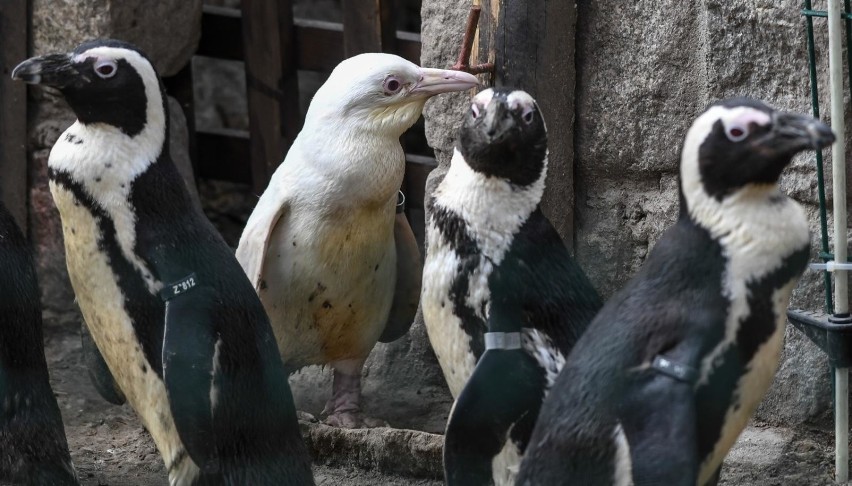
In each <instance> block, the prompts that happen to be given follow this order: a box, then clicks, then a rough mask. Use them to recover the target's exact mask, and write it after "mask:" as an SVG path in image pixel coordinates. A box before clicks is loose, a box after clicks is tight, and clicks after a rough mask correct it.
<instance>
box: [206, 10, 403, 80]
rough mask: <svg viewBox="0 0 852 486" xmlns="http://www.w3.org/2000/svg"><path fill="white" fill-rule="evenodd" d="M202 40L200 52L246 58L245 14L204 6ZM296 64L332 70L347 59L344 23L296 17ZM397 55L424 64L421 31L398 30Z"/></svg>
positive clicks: (316, 69) (235, 59)
mask: <svg viewBox="0 0 852 486" xmlns="http://www.w3.org/2000/svg"><path fill="white" fill-rule="evenodd" d="M201 19H202V20H201V24H202V27H201V42H200V43H199V45H198V50H197V51H196V54H197V55H199V56H207V57H215V58H219V59H230V60H233V61H242V60H243V59H244V49H243V41H242V37H241V32H240V31H241V14H240V11H239V10H237V9H232V8H222V7H211V6H205V7H204V15H203V16H202V18H201ZM293 27H294V30H295V39H296V40H295V44H296V66H297V68H298V69H300V70H304V71H320V72H328V71H331V70H332V69H334V66H337V64H338V63H340V61H342V60H343V59H345V57H344V50H343V24H341V23H337V22H324V21H320V20H307V19H299V18H295V19H293ZM394 43H395V45H396V50H395V51H393V52H395V53H396V54H397V55H399V56H401V57H403V58H405V59H408V60H409V61H411V62H413V63H415V64H420V34H417V33H414V32H402V31H396V32H395V41H394Z"/></svg>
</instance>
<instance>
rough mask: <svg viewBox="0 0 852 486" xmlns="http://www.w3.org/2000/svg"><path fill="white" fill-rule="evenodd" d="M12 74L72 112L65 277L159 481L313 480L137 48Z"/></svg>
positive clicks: (89, 47)
mask: <svg viewBox="0 0 852 486" xmlns="http://www.w3.org/2000/svg"><path fill="white" fill-rule="evenodd" d="M12 77H13V78H14V79H18V80H21V81H24V82H27V83H30V84H40V85H44V86H49V87H53V88H56V89H58V90H59V92H60V93H61V94H62V96H63V97H64V98H65V100H66V101H67V102H68V104H69V105H70V107H71V109H72V110H73V111H74V113H75V114H76V116H77V120H76V122H75V123H74V124H73V125H71V126H70V127H69V128H68V129H67V130H65V132H64V133H63V134H62V135H61V136H60V137H59V139H58V141H57V142H56V144H55V145H54V146H53V148H52V150H51V152H50V157H49V159H48V175H49V185H50V191H51V194H52V196H53V200H54V202H55V204H56V207H57V208H58V210H59V214H60V217H61V220H62V230H63V236H64V243H65V256H66V263H67V266H68V274H69V276H70V279H71V284H72V286H73V288H74V293H75V295H76V298H77V302H78V304H79V306H80V310H81V312H82V314H83V317H84V320H85V322H86V324H87V326H88V328H89V330H90V331H91V337H92V339H93V340H94V342H95V344H96V345H97V348H98V350H99V352H100V355H101V357H102V358H103V360H104V362H105V363H106V365H107V366H108V369H109V372H110V374H111V375H112V377H113V378H114V381H115V382H116V383H117V384H118V387H119V388H120V391H121V395H123V396H124V397H126V400H127V402H128V403H129V404H130V405H131V406H132V407H133V409H134V410H135V411H136V413H137V414H138V415H139V417H140V419H141V421H142V423H143V425H144V426H145V428H146V429H147V430H148V432H150V434H151V436H152V438H153V439H154V443H155V444H156V446H157V448H158V450H159V452H160V454H161V456H162V457H163V460H164V462H165V465H166V469H167V471H168V474H169V483H170V484H172V485H189V484H228V485H241V484H260V485H273V484H275V485H306V484H313V477H312V472H311V467H310V459H309V457H308V455H307V451H306V448H305V446H304V443H303V442H302V438H301V434H300V431H299V426H298V422H297V419H296V410H295V407H294V404H293V398H292V395H291V392H290V389H289V386H288V383H287V375H286V373H285V372H284V367H283V365H282V363H281V360H280V358H279V357H278V354H277V350H276V346H275V338H274V335H273V333H272V329H271V327H270V325H269V321H268V319H267V317H266V314H265V313H264V311H263V306H262V304H261V303H260V301H259V300H258V298H257V295H256V293H255V292H254V289H253V288H252V287H251V284H250V282H249V281H248V279H247V278H246V276H245V274H244V273H243V271H242V269H241V268H240V266H239V264H238V263H237V261H236V259H235V258H234V255H233V253H232V251H231V250H230V249H229V248H228V246H227V245H226V243H225V242H224V240H223V239H222V238H221V236H220V235H219V234H218V233H217V232H216V230H215V228H214V227H213V226H212V225H211V224H210V222H209V221H208V220H207V218H205V217H204V215H203V214H202V213H201V211H200V209H198V208H197V206H196V205H194V204H193V203H192V201H191V199H190V196H189V193H188V191H187V188H186V185H185V184H184V182H183V179H182V178H181V177H180V175H179V173H178V171H177V169H176V168H175V165H174V163H173V162H172V160H171V158H170V155H169V150H168V147H169V141H168V123H169V120H168V111H167V110H166V105H165V103H166V96H165V91H164V89H163V85H162V83H161V81H160V79H159V76H158V75H157V72H156V71H155V69H154V67H153V66H152V64H151V62H150V61H149V59H148V58H147V57H146V56H145V55H144V54H143V53H142V52H141V51H140V50H139V49H138V48H137V47H135V46H133V45H131V44H129V43H126V42H121V41H117V40H104V39H98V40H93V41H89V42H85V43H83V44H81V45H80V46H78V47H77V48H76V49H75V50H74V51H73V52H71V53H67V54H65V53H59V54H50V55H46V56H43V57H35V58H31V59H29V60H26V61H24V62H23V63H21V64H20V65H18V66H17V67H16V68H15V70H14V71H13V73H12Z"/></svg>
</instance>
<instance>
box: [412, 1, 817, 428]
mask: <svg viewBox="0 0 852 486" xmlns="http://www.w3.org/2000/svg"><path fill="white" fill-rule="evenodd" d="M492 3H495V2H492ZM445 4H446V5H445ZM468 6H469V2H466V1H454V2H443V1H440V0H425V1H424V10H423V18H424V30H423V43H424V45H423V53H424V55H423V57H424V60H426V59H429V60H433V59H434V60H443V61H444V62H447V61H448V60H450V59H452V58H453V56H454V55H455V52H456V49H457V48H458V47H457V46H458V33H459V32H460V29H461V25H462V24H463V22H464V19H465V17H466V14H467V8H468ZM816 7H817V8H824V5H820V4H819V3H818V4H817V5H816ZM577 8H578V13H577V27H576V29H577V32H576V72H577V85H576V89H575V93H574V95H573V96H574V99H575V102H576V112H575V113H563V114H561V116H563V117H566V118H567V117H571V116H573V115H575V114H576V120H575V132H574V135H573V149H574V173H573V175H574V178H575V179H574V182H573V190H574V198H575V201H574V208H573V209H574V227H573V230H574V239H573V244H574V248H575V253H576V257H577V259H578V261H579V262H580V264H581V265H582V266H583V267H584V268H585V269H586V271H587V273H588V274H589V275H590V277H591V278H592V281H593V282H594V284H595V285H596V287H597V288H598V289H599V290H600V291H601V292H602V293H603V294H604V295H605V296H607V297H608V296H610V295H612V293H613V292H614V291H616V290H617V289H619V288H621V286H623V284H624V283H625V282H626V281H627V280H628V279H629V278H630V277H632V276H633V275H634V274H635V273H636V271H637V270H638V268H639V267H640V266H641V264H642V262H643V261H644V259H645V257H646V255H647V253H648V251H649V249H650V248H652V247H653V245H654V243H655V242H656V241H657V239H658V238H659V236H660V235H661V234H662V232H663V230H664V229H665V228H667V227H668V226H669V225H671V224H672V223H673V222H674V220H675V218H676V216H677V210H678V204H677V198H678V196H677V191H678V185H677V184H678V183H677V167H678V163H679V147H680V143H681V141H682V138H683V136H684V134H685V132H686V129H687V128H688V126H689V124H690V123H691V121H692V119H693V118H694V117H695V116H696V115H697V114H698V113H700V112H701V111H702V110H703V109H704V108H705V107H706V106H707V105H708V104H710V103H711V102H713V101H715V100H717V99H719V98H722V97H728V96H734V95H747V96H752V97H757V98H762V99H764V100H766V101H768V102H769V103H770V104H772V105H774V106H776V107H777V108H781V109H789V110H795V111H799V112H803V113H809V112H810V101H809V100H810V98H809V92H808V89H809V84H808V78H807V52H806V47H805V33H804V20H803V18H802V17H801V15H800V13H799V12H800V9H801V4H800V2H798V1H797V0H782V1H769V0H760V1H756V2H755V1H746V0H735V1H721V0H704V1H701V2H686V3H684V2H676V1H673V0H663V1H660V0H654V1H650V0H640V1H636V2H623V1H620V0H597V1H588V0H582V1H579V2H577ZM427 13H428V14H429V15H427ZM433 15H434V20H433V22H434V24H432V25H433V27H431V28H430V23H429V22H430V21H429V19H430V16H433ZM486 20H487V19H486V18H483V21H486ZM815 23H816V27H817V45H818V49H817V56H818V57H819V58H820V59H821V61H822V63H821V65H820V66H819V73H820V87H821V92H822V93H823V107H822V108H823V109H822V112H823V119H827V118H828V117H827V116H825V115H826V114H827V113H828V106H827V105H825V103H824V101H825V100H827V68H826V64H827V60H826V57H825V54H826V53H825V52H824V49H822V48H821V47H819V46H827V38H826V28H825V21H824V20H820V19H817V20H816V22H815ZM566 28H567V26H566ZM466 106H467V103H466V98H465V97H464V96H456V97H442V98H440V99H438V100H436V101H433V102H431V103H430V105H427V109H426V119H427V136H428V138H429V143H430V145H431V146H432V147H434V148H435V152H436V155H437V156H438V159H439V161H440V162H441V163H442V167H440V168H439V169H438V171H441V170H445V169H444V166H443V164H446V163H447V160H448V157H449V154H450V151H451V147H452V143H453V141H454V138H455V130H456V129H457V126H458V120H459V114H460V112H461V110H463V109H465V108H466ZM826 156H827V157H826V159H827V160H826V163H827V164H829V167H830V156H829V154H828V153H826ZM813 161H814V157H813V155H806V156H800V157H799V158H798V159H797V160H796V161H795V162H794V164H793V165H792V166H791V167H790V168H788V170H787V171H786V172H785V174H784V176H783V178H782V187H783V189H784V190H785V191H786V192H787V193H788V194H790V195H791V196H792V197H794V198H796V199H797V200H798V201H800V202H801V203H803V204H804V205H805V207H806V209H807V212H808V214H809V217H810V219H811V223H812V224H811V228H812V232H813V248H814V256H815V255H816V249H817V247H818V244H819V234H818V228H819V226H818V220H817V211H816V207H817V206H816V204H817V195H816V176H815V169H814V163H813ZM555 177H560V176H558V175H556V174H551V175H550V180H549V181H548V184H549V186H553V185H559V184H561V183H563V181H558V180H554V178H555ZM826 177H828V178H830V171H828V174H827V175H826ZM827 180H830V179H827ZM829 189H830V188H829ZM830 198H831V196H830V190H829V199H830ZM562 200H563V201H566V200H569V198H566V197H562ZM829 204H831V202H830V201H829ZM557 207H558V206H557ZM820 278H821V277H820V275H818V274H816V273H813V272H808V273H806V274H805V276H804V278H803V279H802V281H801V283H800V285H799V288H798V289H797V290H796V291H795V293H794V298H793V305H794V306H801V307H805V308H810V309H820V308H821V305H822V288H821V286H820ZM827 378H828V373H827V363H826V360H825V358H824V357H823V356H822V354H821V352H820V351H819V350H818V349H817V348H816V347H815V346H814V345H812V344H811V343H810V341H809V340H808V339H807V338H805V337H803V336H802V335H801V334H800V333H799V332H798V331H796V330H795V329H793V328H792V326H788V330H787V340H786V344H785V350H784V354H783V358H782V364H781V367H780V370H779V373H778V376H777V378H776V381H775V385H774V386H773V388H772V389H771V391H770V392H769V395H768V396H767V398H766V400H765V401H764V403H763V404H762V406H761V408H760V409H759V411H758V415H759V416H760V417H761V418H762V419H764V420H770V421H779V422H780V421H783V422H787V423H800V422H803V421H807V420H811V419H814V418H816V417H819V416H821V414H823V413H824V412H825V410H826V407H827V406H828V405H829V404H830V395H829V394H830V391H829V385H828V381H827Z"/></svg>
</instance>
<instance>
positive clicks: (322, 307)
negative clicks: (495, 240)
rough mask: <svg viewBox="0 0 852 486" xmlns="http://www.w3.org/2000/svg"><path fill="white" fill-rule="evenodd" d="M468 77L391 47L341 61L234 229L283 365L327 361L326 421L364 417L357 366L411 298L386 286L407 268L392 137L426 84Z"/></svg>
mask: <svg viewBox="0 0 852 486" xmlns="http://www.w3.org/2000/svg"><path fill="white" fill-rule="evenodd" d="M477 84H478V83H477V80H476V77H474V76H473V75H470V74H467V73H462V72H458V71H446V70H440V69H429V68H421V67H419V66H417V65H415V64H413V63H411V62H409V61H406V60H404V59H402V58H400V57H398V56H394V55H390V54H361V55H358V56H355V57H352V58H350V59H347V60H345V61H343V62H341V63H340V64H339V65H338V66H337V67H336V68H335V69H334V71H333V72H332V73H331V76H330V77H329V78H328V80H327V81H326V82H325V84H323V86H322V87H320V89H319V90H318V91H317V93H316V95H315V96H314V99H313V101H312V102H311V106H310V108H309V109H308V113H307V116H306V118H305V125H304V128H303V129H302V131H301V133H299V136H298V137H296V140H295V141H294V142H293V145H292V147H291V148H290V151H289V153H288V154H287V157H286V158H285V160H284V162H283V163H282V164H281V166H279V167H278V169H277V170H276V171H275V173H274V174H273V175H272V180H271V181H270V183H269V187H267V189H266V191H264V193H263V195H262V196H261V197H260V201H259V202H258V204H257V207H256V208H255V209H254V212H253V213H252V215H251V217H250V218H249V221H248V223H247V225H246V228H245V230H244V231H243V234H242V237H241V238H240V244H239V247H238V249H237V258H238V259H239V261H240V264H242V266H243V268H244V269H245V271H246V273H247V274H248V276H249V279H250V280H251V281H252V283H253V284H254V286H255V288H256V289H257V291H258V293H259V295H260V298H261V301H262V302H263V305H264V307H265V308H266V311H267V313H268V314H269V317H270V320H271V322H272V326H273V329H274V331H275V335H276V338H277V340H278V346H279V348H280V351H281V356H282V358H283V359H284V363H285V366H287V367H288V368H289V369H291V370H295V369H298V368H301V367H303V366H306V365H311V364H330V365H331V367H332V368H333V369H334V385H333V388H334V389H333V395H332V397H331V399H330V400H329V401H328V402H327V404H326V407H325V411H324V413H327V414H328V417H327V420H326V422H327V423H329V424H332V425H336V426H342V427H358V426H361V425H364V424H366V425H372V424H373V422H372V421H370V420H367V421H366V422H365V419H364V417H363V416H362V414H361V411H360V399H361V368H362V367H363V365H364V362H365V360H366V359H367V355H368V354H369V353H370V351H371V350H372V349H373V346H374V345H375V344H376V342H377V340H379V337H380V335H382V334H383V333H385V336H387V335H388V333H386V330H387V326H386V323H387V322H388V318H389V314H390V312H391V307H392V305H393V306H394V307H395V308H399V307H405V306H401V305H400V304H399V302H398V300H399V299H400V298H404V299H407V298H410V294H409V293H405V294H404V295H403V294H402V293H397V294H396V295H395V292H394V289H395V288H396V287H397V277H399V278H400V279H406V278H408V279H410V278H412V274H400V275H397V273H398V272H397V264H398V262H397V250H396V249H395V238H394V218H395V208H396V206H397V195H398V191H399V187H400V185H401V184H402V177H403V173H404V169H405V157H404V153H403V150H402V146H401V145H400V143H399V137H400V135H402V133H403V132H404V131H405V130H407V129H408V128H409V127H410V126H411V125H412V124H414V122H415V121H416V120H417V118H418V117H419V116H420V113H421V111H422V109H423V105H424V103H425V102H426V100H427V99H428V98H429V97H430V96H433V95H436V94H438V93H445V92H450V91H462V90H466V89H470V88H473V87H475V86H477ZM400 263H401V262H400ZM413 273H416V275H414V277H415V278H416V277H419V270H418V271H417V272H413ZM408 287H409V288H410V287H411V286H408ZM413 287H414V294H415V295H416V294H417V293H419V285H415V286H413ZM395 300H396V301H397V302H395ZM409 307H410V306H409ZM412 317H413V316H412ZM408 322H409V323H410V318H409V319H408ZM390 334H397V332H392V333H390Z"/></svg>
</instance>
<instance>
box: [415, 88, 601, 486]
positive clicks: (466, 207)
mask: <svg viewBox="0 0 852 486" xmlns="http://www.w3.org/2000/svg"><path fill="white" fill-rule="evenodd" d="M546 173H547V132H546V129H545V126H544V120H543V118H542V116H541V113H540V111H539V109H538V106H537V105H536V103H535V100H533V98H532V97H531V96H530V95H529V94H527V93H525V92H523V91H519V90H514V91H513V90H511V89H487V90H485V91H483V92H481V93H479V94H478V95H476V97H474V99H473V103H472V105H471V109H470V111H469V112H468V113H467V114H466V115H465V117H464V121H463V123H462V127H461V130H460V133H459V139H458V146H457V148H456V150H455V151H454V154H453V158H452V161H451V165H450V168H449V171H448V172H447V174H446V175H445V176H444V178H443V180H442V181H441V182H440V184H439V185H438V186H437V188H436V190H435V191H434V193H433V195H432V201H430V204H431V208H432V211H431V216H430V218H429V221H428V229H427V239H428V244H427V251H426V260H425V265H424V280H423V294H422V298H421V305H422V309H423V317H424V322H425V324H426V329H427V332H428V334H429V340H430V341H431V343H432V347H433V348H434V350H435V354H436V355H437V357H438V362H439V363H440V365H441V368H442V370H443V372H444V376H445V377H446V379H447V383H448V384H449V387H450V391H451V392H452V394H453V397H455V398H456V403H455V405H454V407H453V411H452V414H451V416H450V420H449V424H448V426H447V434H446V443H445V447H444V463H445V470H446V475H447V478H446V479H447V482H448V483H449V484H451V485H455V484H459V485H460V484H465V485H469V484H491V483H492V482H494V483H496V484H509V483H512V482H513V478H514V474H515V473H516V472H517V466H518V464H519V462H520V454H522V453H523V451H524V449H525V447H526V444H527V440H528V438H529V435H530V433H531V432H532V427H533V425H534V424H535V419H536V416H537V414H538V409H539V407H540V406H541V402H542V400H543V398H544V396H545V394H546V392H547V390H548V388H549V387H550V385H551V384H552V383H553V380H554V379H555V378H556V376H557V374H558V373H559V370H560V368H561V367H562V364H563V363H564V360H565V357H566V356H567V355H568V352H569V351H570V350H571V348H572V347H573V346H574V343H575V342H576V341H577V338H578V337H579V335H580V334H581V333H582V332H583V331H584V330H585V328H586V326H587V325H588V323H589V322H590V321H591V320H592V318H593V317H594V315H595V313H596V312H597V311H598V309H600V307H601V305H602V304H601V300H600V298H599V296H598V294H597V292H596V291H595V290H594V288H593V287H592V285H591V283H590V282H589V280H588V278H587V277H586V275H585V274H584V273H583V271H582V270H581V269H580V267H579V266H578V265H577V264H576V262H574V260H573V259H572V258H571V256H570V254H569V253H568V250H567V249H566V248H565V245H564V244H563V242H562V240H561V239H560V237H559V234H558V233H557V232H556V230H555V229H554V228H553V226H552V225H551V224H550V222H549V221H548V220H547V218H545V216H544V215H543V214H542V212H541V209H540V208H539V202H540V201H541V197H542V193H543V191H544V185H545V177H546ZM477 363H478V364H477ZM474 367H475V370H474ZM504 446H505V447H504ZM501 450H502V452H501Z"/></svg>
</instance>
